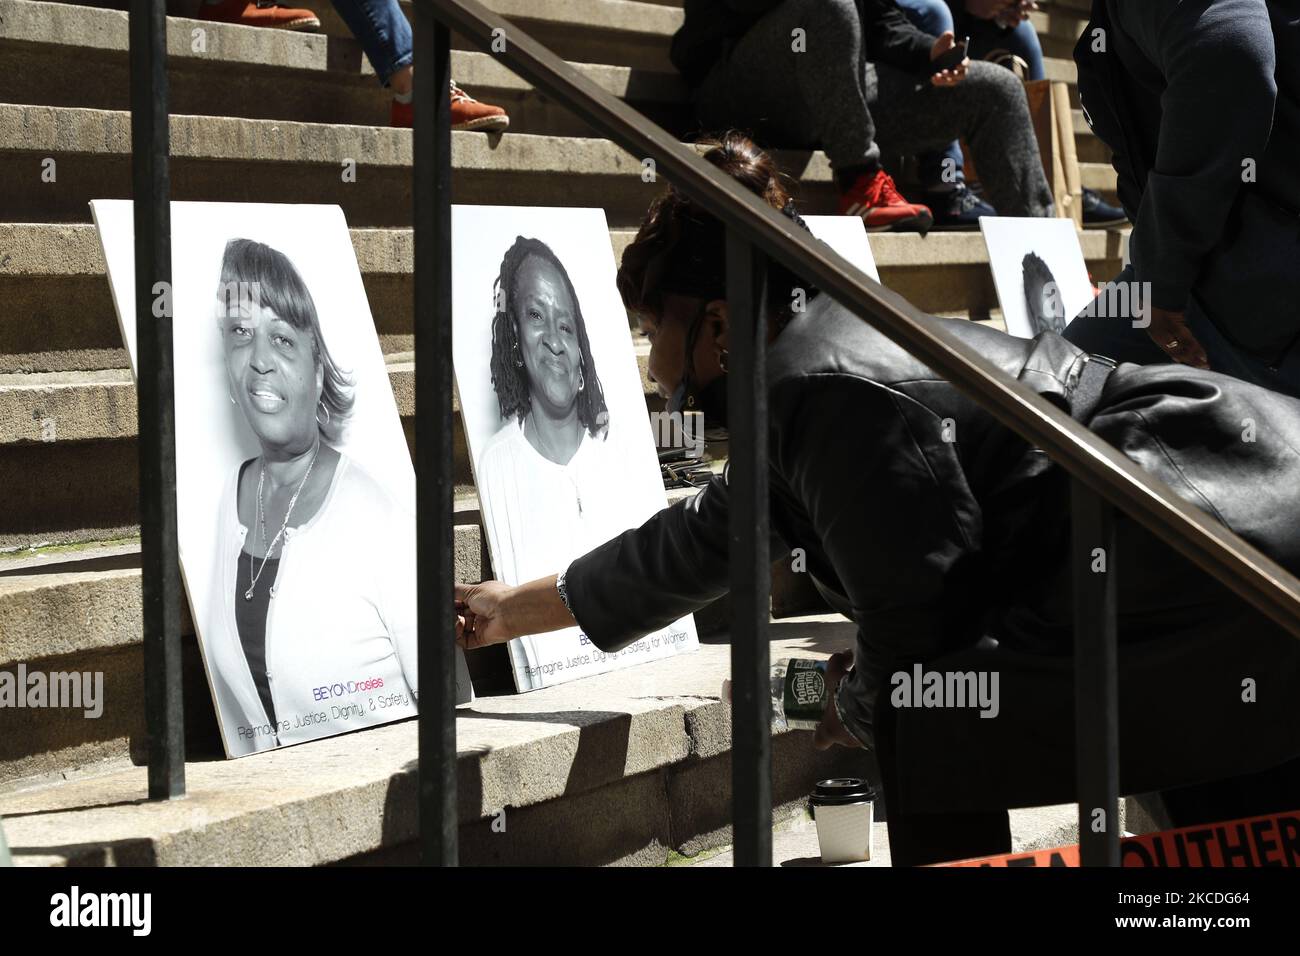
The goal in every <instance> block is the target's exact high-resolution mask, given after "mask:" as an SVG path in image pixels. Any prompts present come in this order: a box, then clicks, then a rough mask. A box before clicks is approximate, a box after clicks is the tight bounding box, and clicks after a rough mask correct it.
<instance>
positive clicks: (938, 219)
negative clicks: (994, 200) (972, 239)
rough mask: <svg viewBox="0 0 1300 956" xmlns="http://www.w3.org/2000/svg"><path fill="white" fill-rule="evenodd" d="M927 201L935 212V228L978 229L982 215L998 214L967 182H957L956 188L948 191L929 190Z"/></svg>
mask: <svg viewBox="0 0 1300 956" xmlns="http://www.w3.org/2000/svg"><path fill="white" fill-rule="evenodd" d="M925 201H926V205H928V206H929V207H930V210H931V211H932V212H933V213H934V228H935V229H947V230H957V229H978V228H979V227H980V216H996V215H997V214H998V211H997V210H996V209H994V208H993V207H992V206H990V205H989V204H988V203H986V202H985V201H984V200H983V199H980V197H979V196H977V195H975V192H974V190H972V189H971V188H970V187H968V186H967V185H966V184H965V183H957V185H956V188H954V189H952V190H949V191H948V192H946V193H933V192H927V193H926V194H925Z"/></svg>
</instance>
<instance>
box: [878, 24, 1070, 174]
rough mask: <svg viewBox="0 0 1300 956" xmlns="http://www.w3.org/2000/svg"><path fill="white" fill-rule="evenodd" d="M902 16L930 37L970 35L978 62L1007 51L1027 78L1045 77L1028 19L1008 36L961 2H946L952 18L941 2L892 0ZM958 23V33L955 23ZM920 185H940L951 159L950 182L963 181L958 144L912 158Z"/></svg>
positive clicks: (1039, 51)
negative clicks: (1022, 66)
mask: <svg viewBox="0 0 1300 956" xmlns="http://www.w3.org/2000/svg"><path fill="white" fill-rule="evenodd" d="M896 2H897V3H898V6H899V7H900V8H902V11H903V13H905V14H906V15H907V18H908V19H909V20H911V21H912V23H913V24H914V25H915V26H916V27H917V29H919V30H923V31H925V32H926V33H929V34H931V35H932V36H936V37H937V36H938V35H939V34H940V33H943V32H944V31H945V30H952V31H954V32H955V33H956V34H957V40H958V42H960V41H961V40H962V38H963V37H965V36H967V35H969V36H970V50H969V53H970V56H971V59H982V58H983V57H984V55H985V54H987V53H988V52H989V51H991V50H998V49H1002V50H1008V51H1010V52H1011V53H1014V54H1016V55H1017V56H1019V57H1021V58H1022V59H1024V61H1025V62H1026V63H1028V64H1029V69H1028V72H1027V78H1028V79H1030V80H1041V79H1043V78H1044V77H1045V76H1046V75H1047V74H1046V72H1045V71H1044V69H1043V48H1042V45H1041V44H1040V43H1039V42H1038V34H1037V33H1036V32H1034V28H1033V26H1032V25H1031V24H1030V22H1029V21H1028V20H1022V21H1021V22H1020V25H1019V26H1017V27H1016V28H1015V29H1014V30H1012V31H1011V32H1010V33H1007V34H1003V32H1002V30H1001V29H1000V28H999V27H998V26H997V24H995V23H994V22H993V21H992V20H980V19H978V18H977V17H972V16H971V15H970V14H968V13H966V12H965V5H964V4H963V3H962V0H949V2H951V3H952V4H953V6H955V7H956V10H957V15H956V17H955V18H954V15H953V10H952V9H950V8H949V2H945V0H896ZM958 23H959V24H960V28H961V29H960V30H958V29H957V24H958ZM916 160H917V167H918V173H919V175H920V177H921V185H922V186H924V187H934V186H940V185H941V184H943V183H944V178H943V173H944V166H945V161H947V160H951V164H950V165H951V167H952V170H953V175H952V180H951V181H952V182H955V183H962V182H965V181H966V174H965V171H964V169H965V167H964V164H963V162H962V155H961V144H960V143H958V142H956V141H955V140H954V141H953V142H952V143H949V144H948V146H947V148H946V149H944V150H943V151H941V152H938V153H925V154H922V155H920V156H918V157H917V158H916Z"/></svg>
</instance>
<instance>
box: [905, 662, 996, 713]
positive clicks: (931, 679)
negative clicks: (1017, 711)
mask: <svg viewBox="0 0 1300 956" xmlns="http://www.w3.org/2000/svg"><path fill="white" fill-rule="evenodd" d="M889 683H890V685H891V686H892V687H893V688H894V689H893V690H892V691H891V692H890V695H889V702H890V703H891V704H893V705H894V706H895V707H898V708H908V707H977V708H979V712H980V717H996V716H997V715H998V711H999V710H1000V709H1001V705H1000V704H999V702H998V672H997V671H927V670H923V669H922V668H921V665H920V664H914V665H912V669H911V671H895V672H894V673H893V675H892V676H891V677H890V678H889Z"/></svg>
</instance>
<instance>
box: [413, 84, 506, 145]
mask: <svg viewBox="0 0 1300 956" xmlns="http://www.w3.org/2000/svg"><path fill="white" fill-rule="evenodd" d="M389 121H390V122H391V123H392V125H393V126H395V127H398V128H400V129H410V128H411V126H412V125H413V124H414V121H415V104H413V103H399V102H397V100H393V111H392V113H391V114H390V120H389ZM509 125H510V117H509V116H507V115H506V111H505V110H503V109H502V108H501V107H499V106H489V105H488V104H487V103H480V102H479V101H478V100H476V99H474V98H473V97H472V96H470V95H469V94H468V93H466V92H465V91H464V90H462V89H461V88H460V87H459V86H457V85H456V83H455V81H454V80H453V81H452V84H451V128H452V129H476V130H481V131H483V132H486V133H491V132H496V131H499V130H503V129H505V128H506V127H507V126H509Z"/></svg>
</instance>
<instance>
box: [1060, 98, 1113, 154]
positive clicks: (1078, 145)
mask: <svg viewBox="0 0 1300 956" xmlns="http://www.w3.org/2000/svg"><path fill="white" fill-rule="evenodd" d="M1070 113H1071V117H1072V119H1073V120H1074V146H1075V149H1076V150H1077V151H1078V156H1079V162H1081V163H1107V164H1109V163H1110V159H1111V152H1110V147H1109V146H1107V145H1106V144H1105V143H1103V142H1102V141H1101V140H1100V139H1099V138H1098V137H1097V135H1096V134H1095V133H1094V132H1093V131H1092V127H1091V126H1089V125H1088V121H1087V120H1085V119H1084V118H1083V110H1081V109H1076V110H1071V111H1070Z"/></svg>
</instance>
